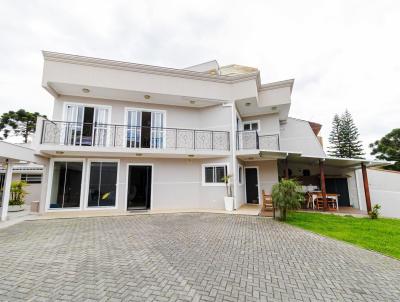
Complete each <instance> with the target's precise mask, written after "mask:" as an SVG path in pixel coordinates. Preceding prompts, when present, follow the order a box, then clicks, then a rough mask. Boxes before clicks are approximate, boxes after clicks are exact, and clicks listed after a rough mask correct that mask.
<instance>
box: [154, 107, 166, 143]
mask: <svg viewBox="0 0 400 302" xmlns="http://www.w3.org/2000/svg"><path fill="white" fill-rule="evenodd" d="M163 126H164V114H163V113H162V112H157V111H153V112H152V113H151V148H157V149H161V148H164V137H165V133H164V132H165V129H164V127H163Z"/></svg>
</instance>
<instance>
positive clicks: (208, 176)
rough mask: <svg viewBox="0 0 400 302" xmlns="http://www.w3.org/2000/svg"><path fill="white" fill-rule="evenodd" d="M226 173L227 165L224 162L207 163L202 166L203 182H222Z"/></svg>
mask: <svg viewBox="0 0 400 302" xmlns="http://www.w3.org/2000/svg"><path fill="white" fill-rule="evenodd" d="M226 175H228V166H227V165H225V164H207V165H204V166H203V183H204V184H223V183H224V177H225V176H226Z"/></svg>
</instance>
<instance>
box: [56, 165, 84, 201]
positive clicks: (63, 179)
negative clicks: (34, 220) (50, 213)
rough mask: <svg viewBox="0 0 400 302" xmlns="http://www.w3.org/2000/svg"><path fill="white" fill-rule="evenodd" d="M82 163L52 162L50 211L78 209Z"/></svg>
mask: <svg viewBox="0 0 400 302" xmlns="http://www.w3.org/2000/svg"><path fill="white" fill-rule="evenodd" d="M82 171H83V163H82V162H63V161H57V162H54V168H53V181H52V187H51V195H50V209H63V208H79V206H80V200H81V187H82Z"/></svg>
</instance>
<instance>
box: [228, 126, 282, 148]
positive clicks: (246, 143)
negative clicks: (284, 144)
mask: <svg viewBox="0 0 400 302" xmlns="http://www.w3.org/2000/svg"><path fill="white" fill-rule="evenodd" d="M236 149H237V150H243V149H257V150H280V146H279V134H267V135H259V134H258V131H256V130H248V131H237V136H236Z"/></svg>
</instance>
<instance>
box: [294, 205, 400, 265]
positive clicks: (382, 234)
mask: <svg viewBox="0 0 400 302" xmlns="http://www.w3.org/2000/svg"><path fill="white" fill-rule="evenodd" d="M286 222H287V223H288V224H291V225H294V226H297V227H300V228H303V229H306V230H310V231H313V232H315V233H318V234H321V235H325V236H327V237H332V238H335V239H339V240H343V241H346V242H349V243H352V244H355V245H358V246H361V247H364V248H367V249H371V250H374V251H377V252H380V253H382V254H385V255H389V256H392V257H395V258H398V259H400V219H388V218H379V219H374V220H373V219H370V218H356V217H352V216H338V215H333V214H320V213H303V212H291V213H289V215H288V218H287V221H286Z"/></svg>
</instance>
